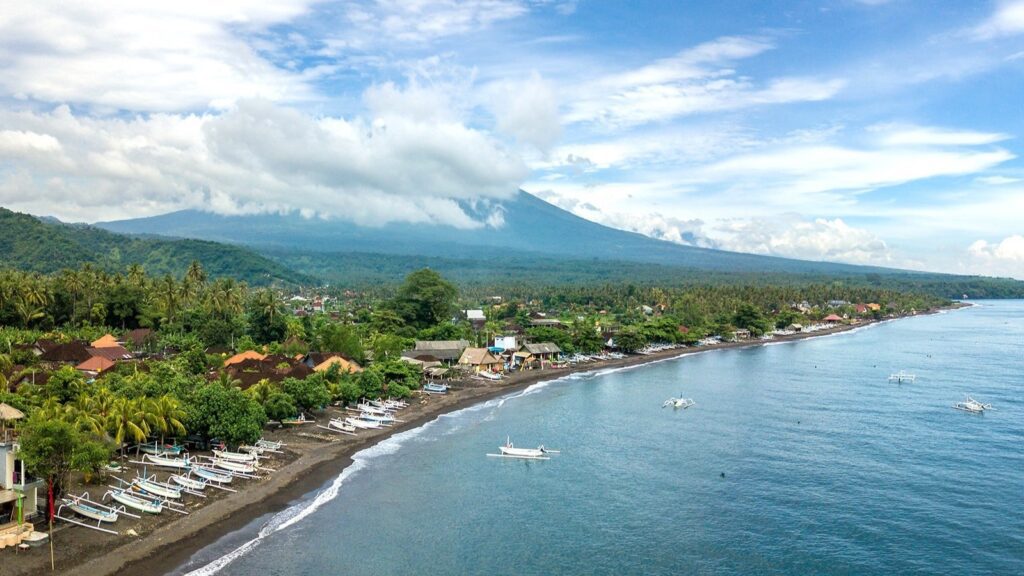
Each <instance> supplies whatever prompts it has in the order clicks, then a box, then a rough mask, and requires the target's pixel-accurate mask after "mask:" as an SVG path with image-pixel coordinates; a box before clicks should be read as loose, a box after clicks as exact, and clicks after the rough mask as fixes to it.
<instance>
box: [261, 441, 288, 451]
mask: <svg viewBox="0 0 1024 576" xmlns="http://www.w3.org/2000/svg"><path fill="white" fill-rule="evenodd" d="M282 446H284V442H274V441H272V440H264V439H263V438H260V439H259V440H257V441H256V447H257V448H262V449H264V450H269V451H271V452H280V451H281V447H282Z"/></svg>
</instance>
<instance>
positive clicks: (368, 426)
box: [345, 416, 381, 430]
mask: <svg viewBox="0 0 1024 576" xmlns="http://www.w3.org/2000/svg"><path fill="white" fill-rule="evenodd" d="M345 423H346V424H348V425H350V426H354V427H356V428H361V429H363V430H376V429H377V428H380V427H381V425H380V424H379V423H377V422H372V421H370V420H363V419H361V418H352V417H351V416H350V417H348V418H345Z"/></svg>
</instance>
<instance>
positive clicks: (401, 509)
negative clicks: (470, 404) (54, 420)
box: [179, 301, 1024, 575]
mask: <svg viewBox="0 0 1024 576" xmlns="http://www.w3.org/2000/svg"><path fill="white" fill-rule="evenodd" d="M1022 368H1024V301H1003V302H983V303H982V305H981V306H978V307H975V308H971V309H968V310H961V311H957V312H951V313H946V314H939V315H935V316H927V317H918V318H913V319H907V320H901V321H897V322H889V323H885V324H882V325H878V326H874V327H870V328H867V329H862V330H859V331H856V332H853V333H847V334H843V335H837V336H830V337H823V338H817V339H813V340H806V341H801V342H797V343H790V344H779V345H769V346H762V347H757V348H751V349H745V350H730V351H715V352H707V353H703V354H698V355H694V356H689V357H686V358H682V359H677V360H672V361H665V362H661V363H657V364H651V365H647V366H643V367H638V368H634V369H628V370H620V371H615V372H605V373H601V372H598V373H594V374H586V375H572V376H569V377H566V378H563V379H561V380H558V381H554V382H551V383H548V384H545V385H541V386H537V387H534V388H532V389H530V390H528V391H526V392H525V393H520V394H518V395H515V396H514V397H510V398H506V399H503V400H500V401H492V402H489V403H487V404H485V405H482V406H478V407H474V408H472V409H468V410H464V411H461V412H458V413H454V414H451V415H447V416H445V417H442V418H440V419H438V420H437V421H435V422H433V423H431V424H429V425H427V426H426V427H424V428H421V429H418V430H416V431H412V432H407V433H403V434H401V435H398V436H396V437H394V438H393V439H391V440H389V441H387V442H385V443H383V444H381V445H379V446H377V447H374V448H371V449H369V450H367V451H365V452H364V453H362V454H360V455H359V457H358V458H357V464H356V465H354V466H353V467H352V468H350V469H349V470H348V471H347V472H346V473H345V474H343V476H342V477H340V478H339V479H337V480H335V481H334V482H332V483H329V484H328V485H327V486H325V487H324V489H323V490H322V491H321V492H320V493H319V494H316V495H309V496H307V497H306V498H304V499H303V500H302V501H300V502H297V503H296V505H295V506H293V507H292V509H290V510H289V511H287V512H285V513H282V514H281V515H278V516H276V517H274V518H269V519H268V518H264V519H261V520H259V521H258V522H256V523H254V524H253V525H252V526H250V527H249V528H248V529H246V530H243V531H241V532H239V533H236V534H233V535H230V536H228V537H226V538H224V539H222V540H221V541H219V542H216V543H213V544H211V545H210V546H209V547H208V548H207V549H206V550H203V551H201V552H199V553H198V554H197V555H196V556H195V557H194V558H193V559H192V561H191V562H190V563H189V564H188V565H187V566H185V567H182V568H181V569H180V570H179V573H186V572H189V571H192V572H193V573H194V574H211V573H220V574H223V575H248V574H268V575H273V574H310V575H313V574H317V575H319V574H344V575H363V574H367V575H369V574H375V575H379V574H406V575H418V574H536V575H541V574H545V575H547V574H641V573H642V574H666V575H667V574H897V573H901V574H907V573H919V574H1024V372H1022ZM900 369H904V370H907V371H908V372H913V373H916V374H917V376H918V379H917V382H916V383H914V384H902V385H898V384H892V383H889V382H888V381H887V377H888V375H889V373H891V372H895V371H898V370H900ZM680 393H683V394H685V395H686V396H687V397H692V398H694V399H695V400H696V401H697V405H696V406H695V407H693V408H691V409H689V410H685V411H673V410H671V409H662V408H661V404H662V402H663V401H664V400H665V399H666V398H668V397H670V396H676V395H679V394H680ZM964 393H971V394H972V395H974V396H975V397H977V398H979V399H981V400H983V401H986V402H991V403H993V404H994V405H995V406H996V408H997V411H994V412H988V413H986V414H984V415H972V414H968V413H965V412H960V411H957V410H953V409H952V408H951V406H952V404H953V403H954V402H956V401H957V400H960V399H962V397H963V395H964ZM507 435H508V436H511V437H512V439H513V440H514V441H515V442H516V443H517V445H521V446H535V445H537V444H540V443H543V444H545V445H547V446H549V447H552V448H559V449H561V450H562V451H563V452H562V454H560V455H557V456H555V457H554V458H553V459H552V460H550V461H545V462H525V461H516V460H504V459H496V458H487V457H486V456H485V454H486V453H488V452H494V451H496V447H497V446H498V444H500V443H502V442H503V441H504V440H505V437H506V436H507ZM723 474H724V477H723V476H722V475H723ZM268 522H269V523H268ZM217 558H220V560H219V561H218V562H216V563H214V564H212V565H211V564H209V562H211V560H214V559H217ZM228 560H230V561H228Z"/></svg>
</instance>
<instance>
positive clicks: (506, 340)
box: [494, 336, 519, 352]
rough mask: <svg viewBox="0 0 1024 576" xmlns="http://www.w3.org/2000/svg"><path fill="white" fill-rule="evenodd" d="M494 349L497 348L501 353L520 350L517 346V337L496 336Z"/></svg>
mask: <svg viewBox="0 0 1024 576" xmlns="http://www.w3.org/2000/svg"><path fill="white" fill-rule="evenodd" d="M494 347H495V348H497V349H498V351H499V352H506V351H509V350H512V351H516V350H518V349H519V347H518V346H516V337H515V336H495V337H494Z"/></svg>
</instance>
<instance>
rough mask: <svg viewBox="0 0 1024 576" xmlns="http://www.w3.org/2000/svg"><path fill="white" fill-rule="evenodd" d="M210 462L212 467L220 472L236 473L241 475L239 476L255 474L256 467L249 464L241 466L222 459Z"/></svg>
mask: <svg viewBox="0 0 1024 576" xmlns="http://www.w3.org/2000/svg"><path fill="white" fill-rule="evenodd" d="M212 462H213V465H214V466H215V467H217V468H220V469H222V470H227V471H228V472H237V473H241V474H255V473H256V467H255V466H250V465H249V464H243V463H241V462H236V461H234V460H224V459H223V458H214V459H213V460H212Z"/></svg>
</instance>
